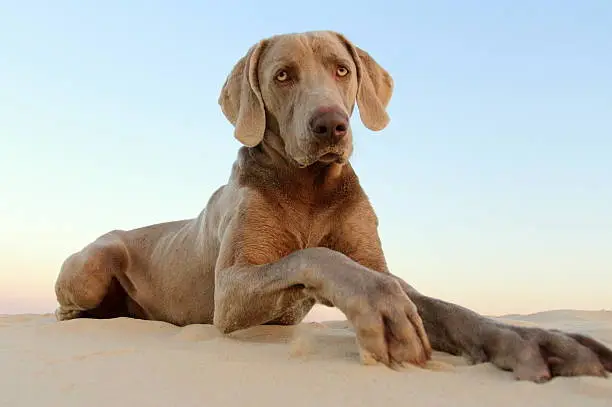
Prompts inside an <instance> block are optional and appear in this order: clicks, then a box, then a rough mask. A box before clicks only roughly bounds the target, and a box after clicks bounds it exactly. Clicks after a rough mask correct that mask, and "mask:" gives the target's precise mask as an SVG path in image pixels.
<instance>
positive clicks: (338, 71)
mask: <svg viewBox="0 0 612 407" xmlns="http://www.w3.org/2000/svg"><path fill="white" fill-rule="evenodd" d="M348 73H349V70H348V69H347V68H346V67H345V66H342V65H340V66H339V67H338V68H337V69H336V75H338V76H340V77H344V76H346V75H348Z"/></svg>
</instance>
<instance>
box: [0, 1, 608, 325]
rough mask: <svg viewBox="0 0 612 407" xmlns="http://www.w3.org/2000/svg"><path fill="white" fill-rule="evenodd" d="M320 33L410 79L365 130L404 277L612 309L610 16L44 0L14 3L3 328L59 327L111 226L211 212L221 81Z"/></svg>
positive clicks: (221, 176)
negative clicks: (65, 304)
mask: <svg viewBox="0 0 612 407" xmlns="http://www.w3.org/2000/svg"><path fill="white" fill-rule="evenodd" d="M382 4H384V6H382ZM313 29H333V30H336V31H340V32H343V33H344V34H345V35H346V36H347V37H348V38H349V39H351V40H352V41H353V42H354V43H356V44H357V45H358V46H360V47H362V48H364V49H365V50H367V51H368V52H370V54H371V55H372V56H373V57H374V58H376V60H377V61H378V62H379V63H380V64H381V65H383V66H384V67H385V68H386V69H387V70H388V71H389V72H390V73H391V74H392V75H393V77H394V80H395V92H394V96H393V99H392V100H391V104H390V106H389V113H390V116H391V124H390V125H389V126H388V127H387V128H386V129H385V130H383V131H381V132H379V133H375V132H371V131H369V130H367V129H365V128H364V127H363V125H362V124H361V123H360V122H359V117H358V116H354V118H353V121H352V125H353V131H354V133H355V154H354V159H353V163H354V166H355V168H356V170H357V172H358V174H359V176H360V178H361V182H362V184H363V186H364V188H365V189H366V191H367V192H368V194H369V196H370V199H371V200H372V202H373V205H374V207H375V209H376V211H377V213H378V216H379V219H380V234H381V238H382V241H383V245H384V249H385V252H386V255H387V258H388V262H389V265H390V267H391V269H392V271H393V272H394V273H396V274H398V275H399V276H401V277H403V278H405V279H406V280H407V281H409V282H410V283H411V284H413V285H414V286H416V287H417V288H419V289H420V290H421V291H423V292H425V293H427V294H430V295H433V296H436V297H440V298H443V299H445V300H449V301H454V302H457V303H460V304H462V305H465V306H468V307H470V308H473V309H475V310H477V311H479V312H483V313H487V314H502V313H515V312H534V311H539V310H546V309H556V308H579V309H602V308H608V309H610V308H612V299H611V298H612V296H611V294H610V287H611V286H612V159H611V157H612V75H611V74H610V72H612V2H608V1H595V0H590V1H584V2H577V1H567V0H563V1H552V0H541V1H533V2H526V1H524V2H516V1H508V0H500V1H495V2H490V1H484V0H483V1H473V0H468V1H462V2H456V1H451V0H447V1H430V2H417V1H388V2H377V3H372V2H365V1H350V2H349V1H335V2H330V1H319V0H309V1H308V2H306V3H296V2H273V1H269V0H261V1H258V2H252V3H246V2H245V3H244V5H237V4H235V3H233V2H198V1H182V2H176V3H171V2H164V1H144V0H133V1H127V2H126V1H118V0H112V1H107V2H95V1H92V0H82V1H76V0H66V1H62V2H53V3H52V2H45V1H34V0H31V1H22V2H3V3H2V4H1V5H0V50H1V51H0V216H1V217H2V218H1V222H0V224H1V225H2V226H1V227H2V233H1V234H0V313H20V312H50V311H52V310H53V309H54V307H55V297H54V291H53V284H54V281H55V277H56V275H57V272H58V270H59V267H60V265H61V262H62V261H63V259H64V258H65V257H66V256H68V255H69V254H70V253H72V252H74V251H76V250H79V249H80V248H81V247H83V246H84V245H85V244H87V243H89V242H90V241H91V240H92V239H94V238H95V237H97V236H98V235H100V234H102V233H104V232H106V231H108V230H111V229H117V228H122V229H126V228H134V227H139V226H144V225H147V224H151V223H156V222H163V221H167V220H176V219H183V218H190V217H194V216H197V214H198V213H199V211H200V210H201V209H202V208H203V207H204V205H205V203H206V201H207V199H208V197H209V195H210V194H211V193H212V192H213V191H214V190H215V189H216V188H217V187H218V186H219V185H220V184H223V183H225V182H226V180H227V177H228V175H229V170H230V167H231V164H232V162H233V160H234V158H235V155H236V150H237V149H238V147H239V144H238V142H237V141H236V140H235V139H234V138H233V136H232V127H231V125H230V124H229V123H228V122H227V120H226V119H225V118H224V116H223V115H222V113H221V110H220V108H219V107H218V105H217V97H218V93H219V90H220V88H221V86H222V84H223V82H224V80H225V77H226V75H227V74H228V73H229V71H230V69H231V68H232V66H233V64H234V63H235V62H236V61H237V60H238V59H239V58H240V57H241V56H242V55H243V54H244V53H245V52H246V51H247V49H248V48H249V47H250V46H251V45H252V44H254V43H255V42H256V41H257V40H259V39H260V38H262V37H266V36H269V35H273V34H278V33H284V32H296V31H306V30H313Z"/></svg>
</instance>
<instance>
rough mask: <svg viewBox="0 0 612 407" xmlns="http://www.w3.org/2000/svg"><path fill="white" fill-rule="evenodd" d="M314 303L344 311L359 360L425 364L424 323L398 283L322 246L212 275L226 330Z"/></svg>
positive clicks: (217, 317)
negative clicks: (294, 307) (352, 330)
mask: <svg viewBox="0 0 612 407" xmlns="http://www.w3.org/2000/svg"><path fill="white" fill-rule="evenodd" d="M232 247H236V246H235V245H232ZM234 257H235V256H234ZM313 299H315V300H318V301H320V302H323V303H326V304H331V305H334V306H336V307H338V308H339V309H340V310H341V311H343V312H344V313H345V314H346V316H347V317H348V319H349V320H350V321H351V323H352V324H353V326H354V327H355V332H356V335H357V341H358V344H359V347H360V353H361V355H362V361H363V362H364V363H372V362H375V361H380V362H383V363H385V364H387V365H389V366H397V365H402V364H404V363H415V364H421V365H422V364H424V363H425V362H426V361H427V359H429V357H430V354H431V350H430V346H429V342H428V340H427V337H426V334H425V330H424V328H423V325H422V322H421V320H420V318H419V316H418V314H417V312H416V307H415V306H414V304H413V303H412V302H411V301H410V299H409V298H408V296H407V295H406V294H405V293H404V291H403V290H402V289H401V287H400V285H399V284H398V283H397V282H396V281H395V280H394V279H393V278H390V277H389V275H385V274H382V273H376V272H373V271H371V270H369V269H367V268H365V267H363V266H361V265H359V264H358V263H356V262H354V261H353V260H351V259H350V258H348V257H346V256H345V255H343V254H341V253H339V252H336V251H333V250H330V249H325V248H311V249H304V250H299V251H296V252H293V253H291V254H289V255H288V256H285V257H283V258H281V259H279V260H277V261H276V262H273V263H268V264H264V265H241V262H235V263H234V264H232V265H230V266H229V267H224V268H220V269H218V270H216V275H215V313H214V324H215V326H217V327H218V328H219V330H221V331H222V332H224V333H230V332H233V331H236V330H239V329H244V328H248V327H251V326H255V325H260V324H264V323H266V322H269V321H272V320H275V319H277V318H278V317H280V316H281V315H282V314H283V313H284V312H285V311H286V310H287V309H288V308H289V307H290V306H292V305H293V304H295V303H296V302H301V301H310V302H311V303H312V302H313Z"/></svg>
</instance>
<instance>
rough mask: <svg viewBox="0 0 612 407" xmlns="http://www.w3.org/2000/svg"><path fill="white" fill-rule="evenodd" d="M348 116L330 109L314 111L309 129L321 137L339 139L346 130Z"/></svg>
mask: <svg viewBox="0 0 612 407" xmlns="http://www.w3.org/2000/svg"><path fill="white" fill-rule="evenodd" d="M348 124H349V123H348V117H347V116H346V114H344V113H343V112H341V111H339V110H336V109H331V110H325V111H320V112H318V113H316V114H315V115H314V116H313V117H312V119H311V120H310V129H311V130H312V132H313V133H314V134H315V135H317V136H319V137H321V138H329V139H331V140H333V141H339V140H340V139H341V138H342V137H344V136H346V133H347V132H348Z"/></svg>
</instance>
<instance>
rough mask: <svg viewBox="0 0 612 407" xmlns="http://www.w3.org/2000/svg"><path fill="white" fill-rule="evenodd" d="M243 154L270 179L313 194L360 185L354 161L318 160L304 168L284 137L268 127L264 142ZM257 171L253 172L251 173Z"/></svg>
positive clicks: (281, 184) (246, 159) (248, 162)
mask: <svg viewBox="0 0 612 407" xmlns="http://www.w3.org/2000/svg"><path fill="white" fill-rule="evenodd" d="M242 151H243V153H242V154H241V155H242V156H243V158H244V160H243V162H244V163H245V165H248V166H256V167H259V168H258V171H257V172H260V173H265V174H266V177H267V178H270V179H274V180H276V181H277V182H275V183H272V184H278V185H279V186H283V187H287V186H288V185H289V184H290V185H291V187H292V189H296V190H297V189H300V190H302V189H303V190H307V191H309V192H311V193H315V194H316V193H317V192H321V193H324V194H326V193H328V192H332V191H334V190H337V189H343V190H344V189H347V188H348V187H349V186H350V189H352V186H353V185H358V179H357V176H356V175H355V173H354V171H353V168H352V167H351V165H350V163H349V162H348V161H347V162H344V163H322V162H315V163H313V164H311V165H309V166H307V167H303V168H302V167H300V166H299V165H298V164H297V162H296V161H295V160H294V159H292V158H291V157H289V156H288V155H287V153H286V151H285V145H284V143H283V141H282V138H281V137H280V136H279V135H277V134H275V133H273V132H271V131H270V130H266V135H265V137H264V139H263V140H262V142H261V143H260V144H258V145H257V146H255V147H248V148H247V147H244V148H243V149H242ZM251 173H253V171H252V172H251Z"/></svg>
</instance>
